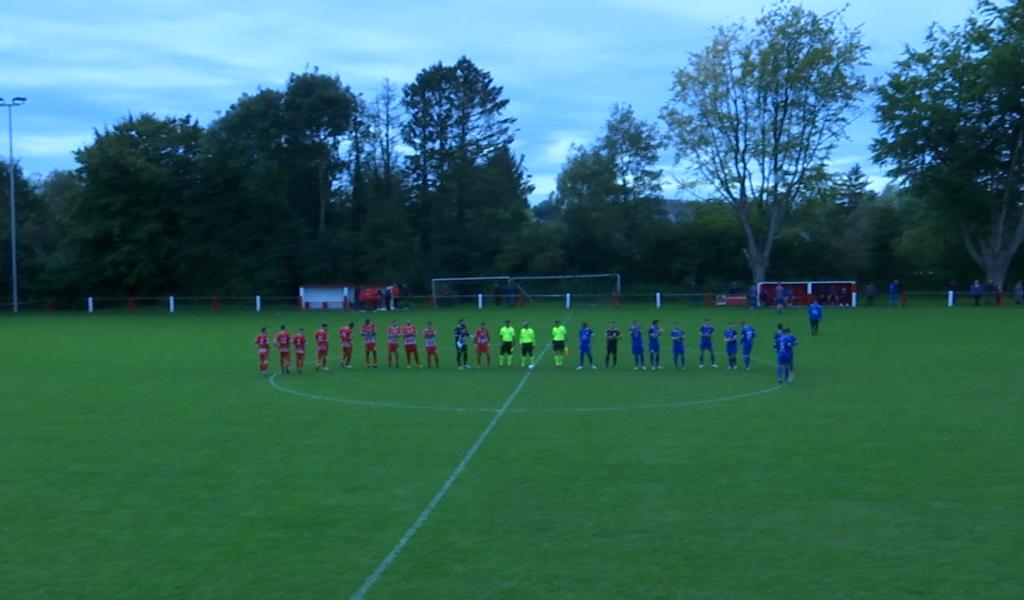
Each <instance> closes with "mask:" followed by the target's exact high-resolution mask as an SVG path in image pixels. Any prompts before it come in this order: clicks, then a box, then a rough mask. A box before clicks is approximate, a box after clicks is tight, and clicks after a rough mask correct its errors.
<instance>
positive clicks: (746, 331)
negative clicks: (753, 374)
mask: <svg viewBox="0 0 1024 600" xmlns="http://www.w3.org/2000/svg"><path fill="white" fill-rule="evenodd" d="M755 337H757V332H756V331H754V328H753V327H751V326H750V325H747V322H746V321H740V341H741V342H743V366H744V367H746V369H747V370H748V371H749V370H750V353H751V351H753V349H754V338H755Z"/></svg>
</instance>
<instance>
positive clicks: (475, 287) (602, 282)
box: [430, 273, 622, 306]
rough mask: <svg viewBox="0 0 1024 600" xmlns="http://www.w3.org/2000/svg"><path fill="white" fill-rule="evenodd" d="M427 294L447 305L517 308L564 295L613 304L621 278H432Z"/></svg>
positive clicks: (605, 275) (597, 275) (591, 275)
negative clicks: (460, 304) (607, 301)
mask: <svg viewBox="0 0 1024 600" xmlns="http://www.w3.org/2000/svg"><path fill="white" fill-rule="evenodd" d="M430 291H431V295H432V296H433V297H434V299H435V301H437V302H439V303H443V304H449V305H450V304H456V303H477V302H478V300H479V299H480V298H485V299H486V303H487V304H492V303H493V304H494V305H504V306H519V305H522V304H523V303H525V302H533V301H538V300H541V299H557V300H559V301H561V300H562V299H564V298H565V296H566V295H567V294H568V295H571V296H576V297H578V298H580V299H583V300H585V299H587V298H590V299H594V298H605V299H608V300H609V301H611V302H612V303H616V302H618V297H619V296H620V295H621V294H622V277H621V276H620V275H619V274H618V273H582V274H575V275H482V276H476V277H435V278H433V279H431V280H430Z"/></svg>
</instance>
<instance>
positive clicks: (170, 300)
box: [167, 296, 174, 314]
mask: <svg viewBox="0 0 1024 600" xmlns="http://www.w3.org/2000/svg"><path fill="white" fill-rule="evenodd" d="M167 311H168V312H170V313H172V314H173V313H174V296H168V297H167Z"/></svg>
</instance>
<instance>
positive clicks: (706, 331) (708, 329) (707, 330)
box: [700, 325, 715, 348]
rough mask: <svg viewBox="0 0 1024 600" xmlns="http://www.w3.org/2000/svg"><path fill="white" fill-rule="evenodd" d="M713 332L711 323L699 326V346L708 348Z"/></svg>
mask: <svg viewBox="0 0 1024 600" xmlns="http://www.w3.org/2000/svg"><path fill="white" fill-rule="evenodd" d="M714 333H715V328H714V327H712V326H711V325H701V326H700V347H701V348H710V347H711V336H712V335H713V334H714Z"/></svg>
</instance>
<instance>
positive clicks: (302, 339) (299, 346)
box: [292, 333, 306, 354]
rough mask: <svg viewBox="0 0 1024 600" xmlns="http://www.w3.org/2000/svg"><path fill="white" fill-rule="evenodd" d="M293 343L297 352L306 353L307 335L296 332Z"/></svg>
mask: <svg viewBox="0 0 1024 600" xmlns="http://www.w3.org/2000/svg"><path fill="white" fill-rule="evenodd" d="M292 344H294V345H295V353H296V354H305V353H306V336H305V334H302V333H296V334H295V337H294V338H292Z"/></svg>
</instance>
